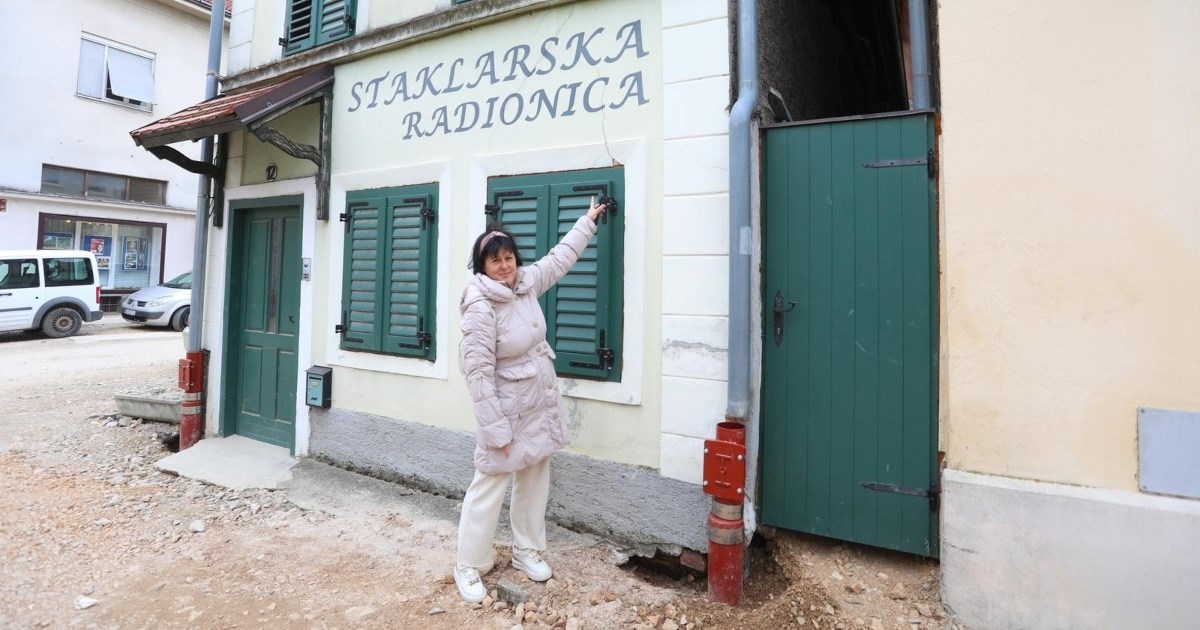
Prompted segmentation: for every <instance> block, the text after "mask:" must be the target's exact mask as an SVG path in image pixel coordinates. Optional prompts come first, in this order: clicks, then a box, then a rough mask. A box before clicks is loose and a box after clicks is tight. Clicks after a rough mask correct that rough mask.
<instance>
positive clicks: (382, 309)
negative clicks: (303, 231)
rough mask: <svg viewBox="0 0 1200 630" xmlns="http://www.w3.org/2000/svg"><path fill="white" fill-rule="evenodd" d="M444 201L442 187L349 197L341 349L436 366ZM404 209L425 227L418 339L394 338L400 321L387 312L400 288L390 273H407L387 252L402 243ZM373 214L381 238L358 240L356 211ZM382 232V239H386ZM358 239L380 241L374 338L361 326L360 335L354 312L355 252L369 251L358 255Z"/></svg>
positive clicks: (420, 244) (420, 246)
mask: <svg viewBox="0 0 1200 630" xmlns="http://www.w3.org/2000/svg"><path fill="white" fill-rule="evenodd" d="M438 197H439V185H438V183H436V182H433V183H428V184H412V185H405V186H394V187H388V188H372V189H365V190H354V191H348V192H347V193H346V212H345V213H344V214H342V215H341V220H342V221H343V222H344V223H345V226H344V234H343V237H342V239H343V256H342V275H341V278H342V291H341V305H340V306H341V307H340V309H339V312H340V313H341V317H340V323H339V324H338V325H337V327H336V328H335V331H336V332H337V333H338V335H339V336H340V339H338V347H339V349H341V350H345V351H351V352H366V353H373V354H380V355H387V356H397V357H408V358H415V359H421V360H425V361H429V362H431V363H432V362H436V360H437V304H436V298H437V241H438V221H437V219H438ZM400 209H403V210H405V211H406V212H407V213H410V214H411V213H413V212H415V213H416V214H417V216H416V217H412V216H410V217H409V221H411V220H412V219H414V218H415V219H416V220H417V221H419V226H420V227H419V228H418V229H419V235H418V237H417V251H416V252H415V255H414V256H412V259H415V260H416V263H417V278H416V289H415V291H413V292H412V293H415V294H416V304H415V316H416V318H417V327H416V330H417V332H416V333H415V334H414V335H403V334H396V333H394V332H392V331H391V329H390V327H389V324H390V321H389V320H390V319H391V318H392V317H394V316H395V313H394V312H391V311H388V310H386V309H387V306H388V305H389V304H392V303H393V296H394V294H395V291H394V286H393V285H394V284H395V282H396V279H395V277H394V276H393V277H391V278H389V277H388V276H387V274H388V273H389V271H390V272H391V273H393V274H395V273H397V272H400V271H402V270H400V269H398V268H397V262H398V261H397V258H396V257H395V255H394V250H393V251H389V250H388V247H387V245H388V244H389V243H391V244H392V245H393V247H394V246H395V244H396V243H397V241H398V240H400V238H399V237H397V236H395V235H394V232H393V230H394V229H395V228H396V224H397V222H398V219H397V217H396V212H397V210H400ZM368 210H375V211H376V212H378V216H377V218H376V227H375V236H374V237H373V238H372V237H371V236H369V235H367V234H363V235H361V236H356V234H355V230H356V229H358V228H357V227H356V225H355V224H356V221H357V220H359V219H358V218H357V217H356V216H355V214H356V211H361V212H366V211H368ZM362 220H369V218H368V217H365V216H364V218H363V219H362ZM364 229H365V228H364ZM381 230H382V234H380V231H381ZM356 238H362V239H363V240H375V241H377V243H376V245H375V246H374V255H375V261H374V269H373V271H372V273H371V277H373V278H374V283H375V286H374V287H373V289H372V291H373V294H374V295H373V297H372V305H371V308H372V309H373V311H374V313H373V316H372V319H371V321H370V325H371V330H370V331H369V332H367V331H364V330H363V329H362V327H361V326H359V327H358V329H357V330H356V329H355V323H356V322H355V320H354V319H353V315H352V312H353V310H354V309H352V308H351V306H350V305H351V303H352V302H353V300H352V298H353V294H354V292H355V291H354V290H355V286H354V280H355V278H354V272H355V269H354V265H353V263H354V257H355V251H363V248H358V249H357V250H356V248H354V247H353V243H354V240H355V239H356ZM358 321H359V322H361V321H362V320H358Z"/></svg>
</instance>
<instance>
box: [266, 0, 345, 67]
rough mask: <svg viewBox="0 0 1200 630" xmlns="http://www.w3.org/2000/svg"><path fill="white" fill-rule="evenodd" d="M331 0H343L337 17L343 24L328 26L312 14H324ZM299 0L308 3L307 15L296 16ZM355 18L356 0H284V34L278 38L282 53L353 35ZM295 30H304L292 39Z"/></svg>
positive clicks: (286, 55) (317, 45) (300, 50)
mask: <svg viewBox="0 0 1200 630" xmlns="http://www.w3.org/2000/svg"><path fill="white" fill-rule="evenodd" d="M333 3H341V4H342V9H341V16H342V17H341V20H340V21H341V22H342V24H341V25H338V26H335V27H329V26H328V25H326V24H323V23H315V22H314V20H313V17H314V16H321V15H323V14H325V13H326V8H327V6H328V5H330V4H333ZM301 4H306V5H307V8H308V15H307V18H301V17H299V16H297V9H298V7H299V6H300V5H301ZM357 20H358V0H287V7H286V10H285V11H284V21H283V37H280V38H279V45H280V46H281V47H282V49H283V56H284V57H290V56H292V55H297V54H300V53H302V52H304V51H306V50H311V49H313V48H317V47H319V46H324V45H325V44H328V43H331V42H336V41H340V40H343V39H347V38H349V37H353V36H354V33H355V31H356V30H357ZM333 24H336V22H333ZM297 31H303V36H302V37H297V38H296V39H294V40H293V39H292V35H293V34H295V33H297Z"/></svg>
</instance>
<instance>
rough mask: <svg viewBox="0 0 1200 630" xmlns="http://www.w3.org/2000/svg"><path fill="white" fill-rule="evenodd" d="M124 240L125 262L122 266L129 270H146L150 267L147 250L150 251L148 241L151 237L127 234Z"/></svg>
mask: <svg viewBox="0 0 1200 630" xmlns="http://www.w3.org/2000/svg"><path fill="white" fill-rule="evenodd" d="M124 240H125V262H124V264H123V265H122V267H121V268H122V269H125V270H127V271H145V270H146V269H148V268H149V266H148V265H147V258H148V257H147V252H148V251H149V243H148V241H149V240H150V239H147V238H145V237H140V236H126V237H124ZM130 265H132V266H130Z"/></svg>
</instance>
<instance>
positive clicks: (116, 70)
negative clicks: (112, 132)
mask: <svg viewBox="0 0 1200 630" xmlns="http://www.w3.org/2000/svg"><path fill="white" fill-rule="evenodd" d="M75 92H76V93H77V94H79V95H80V96H86V97H88V98H94V99H97V100H101V101H108V102H111V103H120V104H122V105H129V106H132V107H136V108H138V109H143V110H146V111H150V110H151V109H153V105H154V55H152V54H150V53H146V52H141V51H137V50H135V49H132V48H128V47H125V46H121V45H120V44H115V43H113V42H109V41H107V40H103V39H101V38H98V37H93V36H84V37H83V38H82V39H81V40H80V42H79V78H78V79H77V81H76V84H75Z"/></svg>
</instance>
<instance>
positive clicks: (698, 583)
mask: <svg viewBox="0 0 1200 630" xmlns="http://www.w3.org/2000/svg"><path fill="white" fill-rule="evenodd" d="M85 328H86V327H85ZM92 332H93V333H94V334H93V335H92V338H91V339H89V340H87V341H86V343H85V342H84V341H83V340H79V341H78V342H72V341H71V340H70V339H66V340H45V339H41V338H38V337H37V336H28V335H18V336H15V337H14V336H9V337H7V338H3V339H0V356H4V357H5V358H6V359H14V360H21V359H20V358H21V357H24V356H26V355H29V356H36V357H40V358H41V359H39V360H38V361H37V363H38V368H37V369H24V368H20V367H14V366H13V364H12V362H11V361H5V363H7V364H8V367H0V382H5V381H7V384H6V385H3V386H0V387H3V389H0V402H3V403H4V405H3V409H4V411H3V414H2V417H0V429H3V430H5V431H7V432H9V433H10V435H9V436H8V438H7V439H6V440H5V441H0V559H2V561H3V567H2V569H0V627H4V628H41V627H50V628H496V629H503V630H511V629H513V628H517V627H521V628H525V629H533V628H559V629H563V628H567V629H572V630H574V629H582V628H640V629H648V628H662V629H664V630H678V629H679V628H690V629H693V630H694V629H695V628H783V627H788V628H809V627H812V628H818V629H843V630H849V629H852V628H860V627H861V628H889V629H890V628H904V629H917V628H957V627H958V626H956V625H955V624H954V622H953V621H952V620H950V619H949V618H947V617H946V613H945V612H944V611H943V610H942V608H941V606H940V605H939V603H938V601H937V592H938V587H937V565H936V563H935V562H932V561H928V560H921V559H917V558H912V557H910V556H905V555H902V554H893V553H889V552H882V551H879V550H873V549H870V548H866V547H858V546H854V545H841V544H838V543H836V542H834V541H829V540H825V539H819V538H813V537H805V536H800V535H796V534H792V533H788V532H768V534H769V537H767V538H764V539H756V541H757V542H756V544H754V545H752V546H751V548H750V550H749V552H748V558H749V561H750V565H751V578H750V579H749V581H748V582H747V587H746V594H747V601H746V604H745V605H744V606H743V607H741V608H739V609H731V608H728V607H725V606H721V605H715V604H711V603H709V602H707V601H706V599H705V597H704V593H705V591H704V589H705V585H704V581H703V576H698V575H697V574H694V573H689V572H686V571H682V570H679V571H671V570H670V569H667V570H661V569H660V570H652V569H651V568H648V565H649V564H650V563H648V562H640V561H634V562H624V561H625V560H626V559H627V558H628V557H627V556H626V555H624V554H623V553H621V551H620V550H619V549H617V548H615V547H613V546H612V545H610V544H609V543H607V542H605V541H602V540H599V539H596V538H594V537H590V536H584V535H580V534H576V533H573V532H567V531H565V530H562V529H560V528H551V531H550V534H549V537H550V549H549V550H548V551H547V553H546V557H547V560H548V561H550V562H551V564H552V566H553V567H554V568H555V571H556V577H555V579H553V580H552V581H551V582H549V583H547V584H534V583H531V582H528V581H527V580H524V579H523V576H522V575H521V574H519V573H518V572H516V571H515V570H513V569H512V568H511V567H508V564H507V563H508V557H507V550H506V548H505V546H504V545H503V544H502V543H498V544H497V546H496V555H497V566H498V568H497V569H496V570H494V571H492V572H491V573H490V574H488V575H486V576H485V578H484V581H485V582H486V583H487V584H488V585H489V587H490V588H491V589H492V590H493V591H495V592H494V593H493V595H492V598H491V599H490V600H489V601H487V602H485V603H486V605H475V606H471V605H468V604H466V603H464V602H462V601H461V599H460V598H459V597H458V594H457V591H456V590H455V587H454V585H453V581H452V580H451V578H450V577H449V567H450V564H451V563H452V562H453V558H454V550H455V541H456V533H455V527H456V522H455V519H456V517H457V511H458V507H459V505H460V504H459V502H457V501H455V500H453V499H448V498H445V497H436V496H432V495H425V494H422V493H420V492H417V491H414V490H411V489H407V488H404V487H402V486H398V485H395V484H391V483H386V482H382V481H378V480H369V479H366V478H361V477H359V476H357V475H355V476H354V477H355V478H356V479H358V480H359V483H361V484H362V486H363V487H364V488H365V489H364V491H363V492H361V493H354V494H353V495H351V496H343V497H340V498H339V500H338V501H337V502H336V505H335V504H332V503H331V504H330V507H329V508H328V509H321V508H319V507H314V503H313V502H312V501H311V500H301V498H300V496H299V495H300V494H301V493H300V492H299V491H298V489H293V490H288V489H285V490H277V491H266V490H257V489H252V490H246V491H240V492H239V491H232V490H228V489H225V488H221V487H217V486H211V485H206V484H203V483H201V482H198V481H193V480H188V479H182V478H178V477H175V476H172V475H169V474H165V473H161V472H159V471H157V470H156V469H155V468H154V463H155V462H156V461H158V460H159V459H160V458H162V457H165V456H167V455H170V451H169V450H168V448H167V447H166V446H164V444H163V442H162V440H161V438H162V437H163V436H164V435H168V434H170V433H172V432H174V431H175V430H176V427H174V426H172V425H168V424H162V423H158V422H150V421H147V422H143V421H141V420H138V419H133V418H126V417H122V416H120V415H118V414H117V413H116V404H115V401H114V400H113V399H112V395H113V393H114V392H116V391H121V390H124V389H128V388H132V387H171V385H172V382H173V380H174V377H175V374H174V364H175V361H177V359H178V358H179V356H181V355H182V344H181V343H180V342H179V334H178V333H174V332H170V331H159V335H160V336H158V337H155V336H154V335H146V333H147V330H146V329H144V328H137V327H130V326H120V325H110V326H107V327H105V328H103V329H96V330H94V331H92ZM134 343H140V344H145V345H144V347H143V346H139V347H138V348H136V349H135V348H134V347H133V346H132V345H131V344H134ZM68 344H72V345H68ZM81 348H87V349H91V348H98V349H103V350H104V351H105V352H107V353H108V355H109V357H110V361H109V362H108V364H106V365H105V367H106V368H107V369H101V368H100V367H99V366H98V364H96V362H95V360H94V359H93V358H90V356H91V355H88V354H87V353H82V352H81V351H80V349H81ZM131 351H132V352H137V353H138V356H139V357H141V360H140V361H139V363H138V364H137V365H136V366H130V367H129V368H127V369H112V365H113V363H114V362H113V361H111V357H113V356H117V355H119V354H120V352H131ZM58 352H61V353H62V357H73V358H70V359H66V358H62V357H59V358H58V359H57V360H54V357H55V356H57V355H55V353H58ZM81 355H83V356H82V357H81ZM116 363H117V364H119V362H116ZM87 365H91V369H86V367H85V366H87ZM55 366H57V367H55ZM14 379H15V380H14ZM6 418H20V422H17V423H15V424H14V423H13V422H11V421H9V422H6V421H5V420H4V419H6ZM302 466H323V464H319V463H317V462H309V461H306V462H304V463H303V464H302ZM329 474H342V475H351V473H346V472H344V471H337V470H336V469H332V470H331V471H330V472H329ZM293 495H294V496H295V500H293V498H291V496H293ZM317 505H319V502H318V504H317ZM504 536H505V534H501V540H502V541H503V540H504ZM522 597H524V598H525V599H526V601H525V602H520V601H517V600H519V599H521V598H522Z"/></svg>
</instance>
